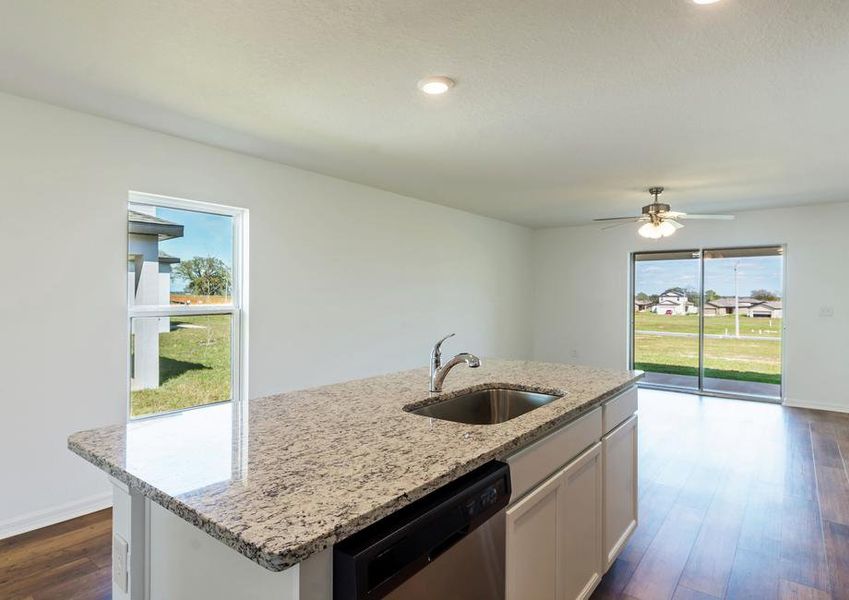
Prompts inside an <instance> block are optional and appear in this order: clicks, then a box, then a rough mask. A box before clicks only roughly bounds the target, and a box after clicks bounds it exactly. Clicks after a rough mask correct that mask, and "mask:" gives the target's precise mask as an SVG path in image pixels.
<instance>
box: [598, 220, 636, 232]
mask: <svg viewBox="0 0 849 600" xmlns="http://www.w3.org/2000/svg"><path fill="white" fill-rule="evenodd" d="M599 220H601V219H599ZM607 220H608V221H610V220H612V219H607ZM640 221H641V219H638V218H631V217H629V218H628V220H627V221H626V220H620V221H619V222H618V223H613V224H612V225H607V226H606V227H602V228H601V230H602V231H604V230H605V229H615V228H617V227H622V226H623V225H630V224H631V223H639V222H640Z"/></svg>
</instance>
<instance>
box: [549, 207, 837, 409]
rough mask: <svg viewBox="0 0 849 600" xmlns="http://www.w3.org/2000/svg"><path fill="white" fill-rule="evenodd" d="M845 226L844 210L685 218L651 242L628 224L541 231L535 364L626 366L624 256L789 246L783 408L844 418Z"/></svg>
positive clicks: (626, 271)
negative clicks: (829, 311)
mask: <svg viewBox="0 0 849 600" xmlns="http://www.w3.org/2000/svg"><path fill="white" fill-rule="evenodd" d="M848 226H849V203H846V204H830V205H818V206H812V207H806V208H789V209H775V210H763V211H752V212H742V213H739V214H738V216H737V219H736V220H735V221H732V222H727V221H690V222H688V223H687V225H686V227H685V228H684V229H681V230H679V231H678V233H676V234H675V235H674V236H673V237H671V238H667V239H664V240H660V241H657V242H652V241H648V240H643V239H642V238H640V237H638V236H637V234H636V227H631V228H629V227H628V226H623V227H620V228H616V229H612V230H607V231H603V230H601V227H600V226H598V225H586V226H582V227H565V228H558V229H545V230H539V231H537V232H535V234H534V251H533V254H534V263H535V265H536V270H535V284H534V302H535V305H534V306H535V310H534V319H535V322H534V358H536V359H540V360H554V361H565V362H580V363H584V364H589V365H595V366H600V367H610V368H624V367H626V366H627V327H628V325H627V323H628V311H629V310H630V308H631V306H632V304H631V300H630V299H629V297H628V278H629V265H628V261H629V253H630V252H633V251H639V250H652V249H663V250H674V249H688V248H699V247H712V246H713V247H727V246H738V245H739V246H746V245H764V244H780V243H786V244H787V254H786V281H785V290H786V299H785V300H786V310H785V311H784V315H785V317H786V318H785V326H786V328H787V331H786V338H785V339H786V344H785V366H786V373H785V376H786V389H785V395H786V396H787V400H788V404H789V403H793V404H800V405H802V404H804V405H807V406H814V407H819V408H830V409H833V410H843V411H849V243H847V227H848ZM586 306H592V307H593V313H594V316H593V317H588V315H587V313H586V311H585V310H584V308H585V307H586ZM821 306H831V307H833V308H834V316H832V317H822V316H820V315H819V311H820V307H821Z"/></svg>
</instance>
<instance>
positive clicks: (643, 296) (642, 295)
mask: <svg viewBox="0 0 849 600" xmlns="http://www.w3.org/2000/svg"><path fill="white" fill-rule="evenodd" d="M648 299H649V295H648V294H646V293H645V292H637V300H641V301H643V302H645V301H646V300H648Z"/></svg>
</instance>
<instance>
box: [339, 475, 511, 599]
mask: <svg viewBox="0 0 849 600" xmlns="http://www.w3.org/2000/svg"><path fill="white" fill-rule="evenodd" d="M509 500H510V470H509V467H508V466H507V465H506V464H504V463H500V462H496V461H493V462H490V463H487V464H485V465H483V466H482V467H479V468H478V469H476V470H474V471H472V472H471V473H469V474H467V475H465V476H463V477H461V478H459V479H457V480H456V481H453V482H451V483H449V484H447V485H446V486H444V487H442V488H439V489H438V490H436V491H434V492H432V493H430V494H428V495H427V496H425V497H424V498H421V499H420V500H417V501H416V502H414V503H412V504H410V505H409V506H406V507H404V508H402V509H401V510H399V511H398V512H396V513H394V514H392V515H390V516H388V517H386V518H384V519H382V520H380V521H378V522H377V523H375V524H374V525H371V526H369V527H367V528H366V529H363V530H362V531H360V532H358V533H356V534H354V535H352V536H351V537H349V538H347V539H345V540H343V541H342V542H340V543H338V544H336V546H334V548H333V598H334V600H366V599H367V600H373V599H376V598H388V599H392V600H425V599H427V600H433V599H436V598H439V599H440V600H501V599H503V598H504V536H505V521H504V508H505V507H506V506H507V503H508V502H509Z"/></svg>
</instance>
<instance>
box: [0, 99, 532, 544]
mask: <svg viewBox="0 0 849 600" xmlns="http://www.w3.org/2000/svg"><path fill="white" fill-rule="evenodd" d="M0 131H2V139H3V143H2V146H0V182H2V185H0V229H2V234H0V256H2V257H3V259H2V260H3V278H2V281H3V282H4V284H3V287H2V290H0V308H1V309H2V315H3V316H2V323H3V325H2V331H0V334H1V335H0V339H2V344H0V401H2V418H0V466H2V469H0V476H2V479H0V487H2V489H3V492H2V493H0V534H2V533H3V532H4V531H5V533H9V532H10V531H12V530H14V529H16V528H19V527H20V526H26V525H29V526H35V525H39V524H45V523H46V522H47V521H49V520H52V519H58V518H61V517H63V516H71V515H72V514H73V513H75V512H81V511H83V510H85V509H89V508H92V507H93V506H96V505H97V504H98V503H100V502H103V498H104V497H105V494H106V493H108V491H109V488H108V486H107V484H106V478H105V477H104V475H103V474H102V473H101V472H99V471H97V470H96V469H94V468H93V467H91V466H89V465H88V464H86V463H84V462H83V461H82V460H80V459H79V458H77V457H75V456H73V455H72V454H71V453H70V452H69V451H68V450H66V448H65V443H66V437H67V435H68V434H69V433H71V432H73V431H76V430H79V429H85V428H92V427H98V426H101V425H106V424H111V423H120V422H121V421H122V420H123V418H124V414H125V410H126V409H125V403H126V385H127V382H126V380H127V361H126V347H127V336H126V303H127V299H126V286H127V284H126V277H127V275H126V268H127V248H126V245H127V192H128V190H138V191H143V192H151V193H155V194H163V195H170V196H177V197H183V198H193V199H197V200H204V201H208V202H216V203H221V204H229V205H235V206H241V207H247V208H248V209H250V211H251V215H250V226H251V231H250V239H251V245H250V254H251V265H250V322H251V328H250V332H249V339H250V395H251V396H257V395H263V394H270V393H272V392H277V391H282V390H289V389H295V388H300V387H305V386H313V385H316V384H321V383H329V382H334V381H339V380H344V379H349V378H356V377H364V376H368V375H372V374H376V373H382V372H389V371H394V370H398V369H404V368H411V367H416V366H424V365H426V364H427V360H428V355H429V350H430V345H431V344H432V342H433V341H434V340H435V339H436V338H437V337H438V336H440V335H442V334H444V333H447V332H450V331H456V332H457V338H456V340H451V341H450V342H449V343H447V344H446V351H448V352H456V351H460V350H468V351H472V352H476V353H480V354H482V355H489V356H493V355H497V356H503V357H519V358H527V357H528V356H529V354H530V349H531V338H530V318H529V315H530V287H531V278H532V277H531V268H530V247H531V237H532V234H531V232H530V231H529V230H527V229H524V228H521V227H517V226H513V225H509V224H505V223H502V222H498V221H495V220H491V219H487V218H483V217H478V216H474V215H471V214H468V213H463V212H460V211H456V210H452V209H448V208H444V207H440V206H436V205H432V204H428V203H425V202H420V201H417V200H413V199H410V198H406V197H402V196H399V195H396V194H392V193H388V192H384V191H380V190H376V189H372V188H368V187H365V186H361V185H356V184H352V183H347V182H344V181H340V180H336V179H332V178H329V177H324V176H321V175H317V174H314V173H309V172H305V171H300V170H297V169H293V168H288V167H285V166H282V165H279V164H275V163H271V162H267V161H263V160H259V159H255V158H250V157H247V156H244V155H239V154H236V153H232V152H227V151H224V150H220V149H215V148H212V147H209V146H204V145H201V144H196V143H193V142H188V141H185V140H181V139H178V138H174V137H170V136H167V135H162V134H158V133H154V132H150V131H146V130H143V129H139V128H136V127H131V126H127V125H123V124H119V123H116V122H113V121H109V120H105V119H100V118H95V117H91V116H87V115H83V114H81V113H77V112H73V111H68V110H64V109H60V108H56V107H52V106H49V105H45V104H41V103H37V102H33V101H29V100H24V99H21V98H17V97H14V96H8V95H0ZM425 385H426V382H425V381H422V392H423V393H424V392H425ZM63 511H64V512H63Z"/></svg>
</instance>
